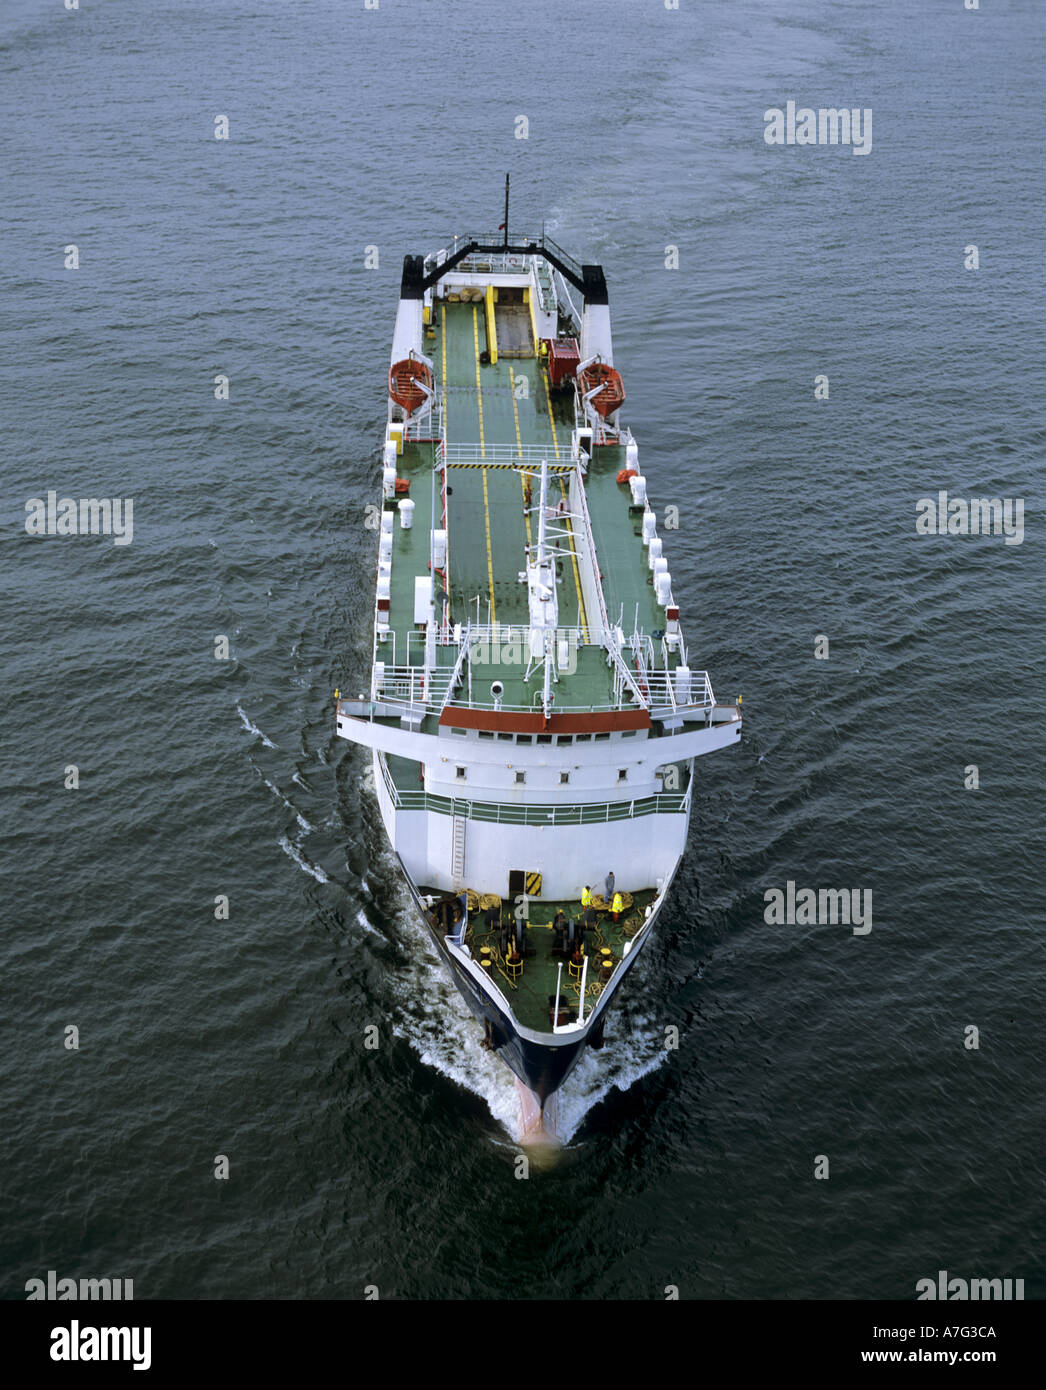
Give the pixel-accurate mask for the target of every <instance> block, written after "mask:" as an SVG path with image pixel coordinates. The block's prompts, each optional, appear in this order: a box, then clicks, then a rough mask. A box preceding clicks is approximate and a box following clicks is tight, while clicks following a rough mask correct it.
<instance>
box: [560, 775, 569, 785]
mask: <svg viewBox="0 0 1046 1390" xmlns="http://www.w3.org/2000/svg"><path fill="white" fill-rule="evenodd" d="M569 781H570V773H569V772H561V773H560V774H559V785H560V786H561V787H565V786H566V784H567V783H568V782H569Z"/></svg>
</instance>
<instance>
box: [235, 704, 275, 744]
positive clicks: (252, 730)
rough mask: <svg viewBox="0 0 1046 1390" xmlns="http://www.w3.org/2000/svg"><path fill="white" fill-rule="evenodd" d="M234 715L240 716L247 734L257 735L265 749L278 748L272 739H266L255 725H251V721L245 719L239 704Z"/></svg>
mask: <svg viewBox="0 0 1046 1390" xmlns="http://www.w3.org/2000/svg"><path fill="white" fill-rule="evenodd" d="M236 713H237V714H238V715H239V716H240V719H241V720H242V721H243V727H244V728H245V729H246V730H248V732H249V733H252V734H257V735H258V737H259V738H260V739H261V741H262V743H264V744H265V747H266V748H276V747H278V745H277V744H275V743H273V741H272V739H270V738H266V736H265V735H264V734H263V733H262V731H261V729H259V728H258V726H257V724H252V723H251V721H250V720H249V719H248V718H247V716H246V714H244V712H243V708H242V706H241V705H240V704H239V703H237V705H236Z"/></svg>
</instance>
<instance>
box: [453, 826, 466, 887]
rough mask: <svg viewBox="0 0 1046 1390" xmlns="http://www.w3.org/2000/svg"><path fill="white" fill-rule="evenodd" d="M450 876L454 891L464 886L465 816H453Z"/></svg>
mask: <svg viewBox="0 0 1046 1390" xmlns="http://www.w3.org/2000/svg"><path fill="white" fill-rule="evenodd" d="M450 876H451V880H452V882H453V884H454V891H455V893H459V892H460V891H461V889H462V888H464V886H465V817H464V816H455V817H454V823H453V826H452V829H451V845H450Z"/></svg>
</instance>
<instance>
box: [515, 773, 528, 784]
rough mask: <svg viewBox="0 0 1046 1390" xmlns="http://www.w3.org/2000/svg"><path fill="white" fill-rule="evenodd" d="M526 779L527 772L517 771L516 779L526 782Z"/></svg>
mask: <svg viewBox="0 0 1046 1390" xmlns="http://www.w3.org/2000/svg"><path fill="white" fill-rule="evenodd" d="M526 780H527V774H526V773H525V772H517V773H516V781H517V782H525V781H526Z"/></svg>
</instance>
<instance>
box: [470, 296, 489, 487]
mask: <svg viewBox="0 0 1046 1390" xmlns="http://www.w3.org/2000/svg"><path fill="white" fill-rule="evenodd" d="M472 338H473V341H474V342H475V344H476V403H477V405H478V406H479V452H480V453H481V454H482V456H483V457H484V458H486V457H487V446H486V444H485V443H484V441H483V383H482V382H481V381H480V379H479V310H478V309H477V308H476V306H475V304H473V306H472ZM485 486H486V483H485V482H484V487H485Z"/></svg>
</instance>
